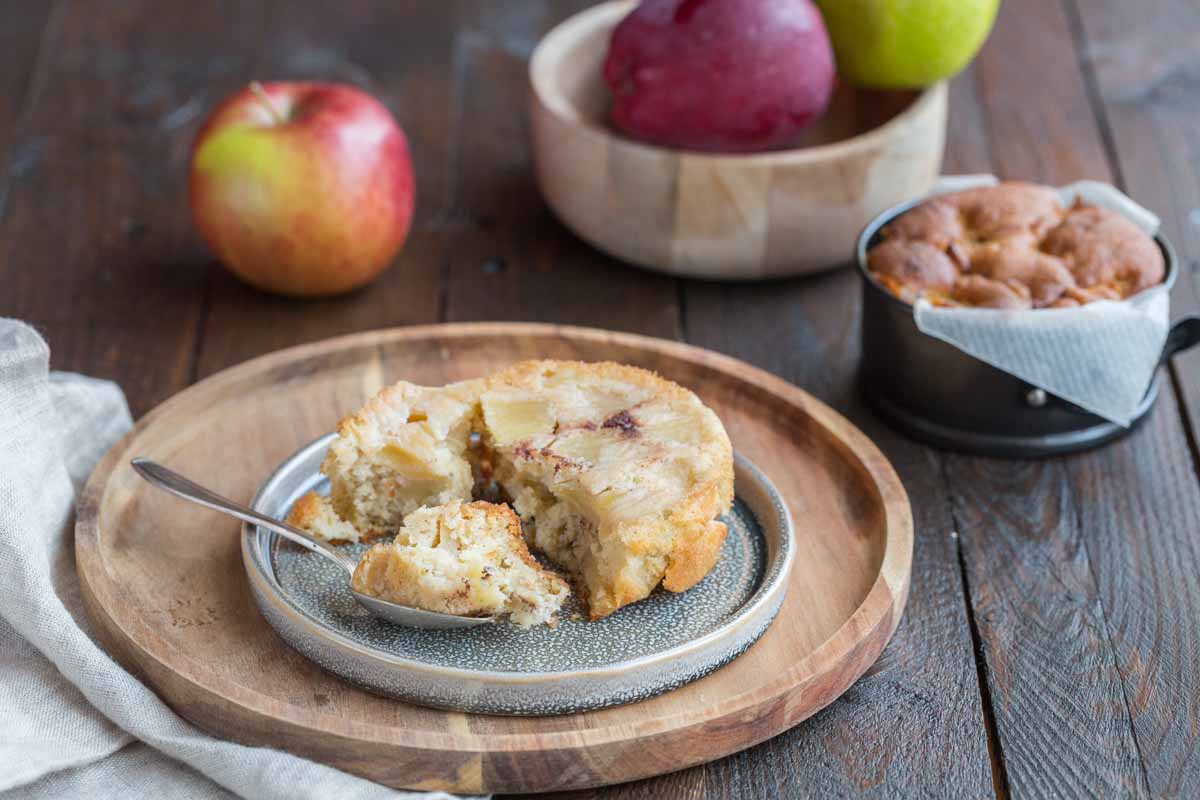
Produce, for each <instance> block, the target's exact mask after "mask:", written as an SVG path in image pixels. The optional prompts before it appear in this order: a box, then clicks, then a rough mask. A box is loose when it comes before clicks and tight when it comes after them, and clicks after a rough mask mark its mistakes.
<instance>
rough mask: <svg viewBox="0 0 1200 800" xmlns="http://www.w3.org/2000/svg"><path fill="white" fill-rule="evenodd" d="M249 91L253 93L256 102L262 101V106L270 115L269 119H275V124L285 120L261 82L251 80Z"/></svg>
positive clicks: (282, 122) (280, 123)
mask: <svg viewBox="0 0 1200 800" xmlns="http://www.w3.org/2000/svg"><path fill="white" fill-rule="evenodd" d="M250 91H251V92H253V93H254V97H255V98H256V99H257V100H258V102H260V103H262V105H263V107H264V108H266V109H267V113H268V114H270V115H271V119H273V120H275V124H276V125H282V124H284V123H285V122H287V120H286V119H284V116H283V114H282V113H281V112H280V111H279V106H277V105H275V103H274V102H272V101H271V95H269V94H267V90H266V89H264V88H263V85H262V84H261V83H259V82H258V81H251V82H250Z"/></svg>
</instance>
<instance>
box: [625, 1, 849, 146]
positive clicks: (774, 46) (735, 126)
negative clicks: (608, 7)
mask: <svg viewBox="0 0 1200 800" xmlns="http://www.w3.org/2000/svg"><path fill="white" fill-rule="evenodd" d="M604 80H605V82H606V83H607V84H608V86H609V89H610V90H611V91H612V95H613V106H612V117H613V122H614V123H616V126H617V127H618V128H620V129H621V130H622V131H624V132H625V133H627V134H629V135H630V136H632V137H634V138H635V139H640V140H642V141H646V142H650V143H653V144H657V145H662V146H665V147H672V148H677V149H683V150H702V151H709V152H719V153H744V152H754V151H760V150H771V149H777V148H781V147H787V146H788V145H789V144H791V143H792V142H794V141H795V140H796V136H797V134H798V133H799V132H800V130H801V129H802V128H803V127H804V126H805V125H807V124H808V123H809V122H811V121H812V120H813V119H815V118H816V117H818V116H820V115H821V114H822V113H823V112H824V111H825V107H826V106H827V105H828V103H829V96H830V94H831V93H832V92H833V84H834V62H833V47H832V46H831V45H830V42H829V34H828V33H827V32H826V30H825V23H824V22H823V21H822V19H821V14H820V12H819V11H817V9H816V7H815V6H813V4H812V2H811V0H642V2H641V3H639V4H638V6H637V7H636V8H635V9H634V10H633V12H632V13H630V14H629V16H628V17H626V18H625V19H624V20H623V21H622V22H621V24H620V25H618V26H617V29H616V30H615V31H614V32H613V36H612V42H611V44H610V46H609V51H608V58H607V59H606V60H605V62H604Z"/></svg>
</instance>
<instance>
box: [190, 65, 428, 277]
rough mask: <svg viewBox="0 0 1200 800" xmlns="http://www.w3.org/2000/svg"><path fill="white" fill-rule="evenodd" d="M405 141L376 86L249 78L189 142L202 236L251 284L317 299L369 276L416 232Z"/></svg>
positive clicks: (192, 192)
mask: <svg viewBox="0 0 1200 800" xmlns="http://www.w3.org/2000/svg"><path fill="white" fill-rule="evenodd" d="M414 190H415V186H414V183H413V172H412V162H411V160H410V158H409V153H408V141H407V140H406V139H405V137H404V132H403V131H402V130H401V129H400V126H399V125H398V124H396V120H395V119H394V118H393V117H392V115H391V113H389V112H388V110H387V109H386V108H385V107H384V106H383V105H382V104H381V103H380V102H379V101H377V100H375V99H374V98H373V97H371V96H370V95H368V94H366V93H364V92H362V91H359V90H358V89H355V88H353V87H350V86H343V85H339V84H328V83H265V84H257V83H255V84H251V85H250V86H248V87H246V88H245V89H243V90H242V91H240V92H238V93H237V94H235V95H233V96H232V97H230V98H228V99H227V100H225V102H223V103H222V104H221V105H220V106H218V107H217V108H216V109H215V110H214V111H213V113H212V115H211V116H210V117H209V118H208V120H207V121H206V122H205V123H204V126H203V127H202V128H201V129H200V132H199V134H198V135H197V137H196V143H195V145H194V147H193V150H192V161H191V174H190V178H189V186H188V194H189V197H190V201H191V206H192V214H193V217H194V219H195V222H196V227H197V228H198V229H199V231H200V234H201V236H203V237H204V239H205V240H206V241H207V242H208V244H209V246H210V247H211V248H212V250H213V252H214V253H215V254H216V256H217V258H218V259H220V261H221V262H222V263H224V264H225V266H227V267H228V268H229V269H230V270H232V271H233V272H234V273H235V274H236V275H238V276H239V277H241V278H242V279H243V280H245V281H246V282H247V283H249V284H251V285H253V286H256V287H258V288H260V289H264V290H266V291H270V292H278V293H280V294H286V295H292V296H298V297H315V296H321V295H332V294H338V293H340V292H346V291H349V290H351V289H355V288H357V287H359V286H362V285H364V284H366V283H369V282H370V281H371V280H372V279H373V278H375V276H377V275H378V274H379V273H380V272H381V271H383V269H384V268H385V267H386V266H387V265H388V264H389V263H390V262H391V261H392V259H393V258H394V257H395V255H396V253H397V252H399V250H400V247H401V246H402V245H403V244H404V239H405V237H406V236H407V235H408V228H409V223H410V222H411V221H412V212H413V200H414V197H413V195H414Z"/></svg>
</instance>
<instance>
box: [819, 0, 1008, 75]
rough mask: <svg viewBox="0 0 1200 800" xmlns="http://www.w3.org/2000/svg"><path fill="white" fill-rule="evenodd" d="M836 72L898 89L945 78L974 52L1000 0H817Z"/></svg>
mask: <svg viewBox="0 0 1200 800" xmlns="http://www.w3.org/2000/svg"><path fill="white" fill-rule="evenodd" d="M816 3H817V6H818V7H819V8H820V9H821V14H822V15H823V16H824V17H825V27H826V28H828V29H829V38H830V39H831V40H832V41H833V52H834V56H835V57H836V59H837V68H838V74H839V75H841V76H842V78H843V79H845V80H846V81H848V82H850V83H853V84H857V85H859V86H870V87H875V88H880V89H902V88H916V87H920V86H928V85H929V84H931V83H937V82H938V81H940V80H942V79H944V78H949V77H950V76H952V75H954V74H955V73H957V72H958V71H959V70H961V69H962V68H963V67H965V66H966V65H967V64H968V63H970V61H971V59H972V58H974V57H975V53H977V52H978V51H979V48H980V47H981V46H982V45H983V42H984V40H985V39H987V36H988V33H989V32H990V31H991V29H992V23H993V22H994V21H995V19H996V9H997V8H999V6H1000V0H816Z"/></svg>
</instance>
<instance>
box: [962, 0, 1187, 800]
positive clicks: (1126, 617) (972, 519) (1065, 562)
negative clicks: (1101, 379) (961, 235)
mask: <svg viewBox="0 0 1200 800" xmlns="http://www.w3.org/2000/svg"><path fill="white" fill-rule="evenodd" d="M1139 13H1142V12H1139ZM1089 16H1090V14H1089ZM1069 42H1071V30H1070V18H1069V17H1068V15H1067V14H1066V13H1065V12H1064V8H1063V6H1061V5H1059V4H1043V3H1037V2H1034V0H1013V1H1012V2H1009V3H1006V4H1005V5H1004V7H1003V9H1002V12H1001V14H1000V16H999V19H998V21H997V26H996V30H995V31H994V32H993V34H992V38H991V40H990V41H989V43H988V45H987V46H986V48H985V49H984V51H983V53H982V54H981V56H980V58H979V59H978V60H977V62H976V65H975V74H976V84H975V88H976V90H977V91H976V93H975V98H974V102H975V103H976V104H977V105H978V109H979V110H978V114H979V116H980V119H981V120H982V122H983V126H984V127H985V128H986V129H987V130H988V131H989V133H990V135H989V145H988V152H989V153H990V162H991V163H990V166H991V167H992V169H993V170H994V171H995V172H997V173H998V174H1000V175H1002V176H1005V177H1013V178H1024V179H1029V180H1037V181H1044V182H1047V183H1051V184H1059V183H1066V182H1068V181H1071V180H1076V179H1079V178H1085V177H1090V178H1098V179H1100V180H1112V179H1113V177H1114V173H1113V170H1112V169H1111V165H1110V163H1109V161H1108V159H1107V151H1106V147H1105V142H1104V137H1103V131H1102V129H1101V128H1100V127H1099V126H1098V125H1097V122H1096V119H1095V118H1094V116H1093V114H1092V108H1091V106H1090V104H1089V100H1088V94H1087V87H1086V82H1085V76H1084V74H1083V73H1082V72H1081V70H1080V67H1079V63H1078V59H1077V56H1076V54H1075V53H1074V52H1073V50H1072V48H1071V47H1069V46H1067V44H1068V43H1069ZM1051 75H1052V76H1054V78H1053V80H1047V79H1046V76H1051ZM1034 85H1036V86H1037V87H1038V90H1037V91H1036V92H1024V93H1022V92H1016V91H1014V90H1013V88H1012V87H1014V86H1034ZM968 99H969V98H968ZM961 102H966V100H964V99H962V98H960V103H961ZM981 166H983V165H981ZM1166 441H1174V442H1177V443H1182V442H1184V441H1185V436H1184V430H1183V427H1182V424H1181V421H1180V418H1179V414H1178V410H1177V406H1176V404H1175V402H1174V398H1172V397H1169V396H1166V397H1163V398H1162V399H1161V400H1160V407H1159V408H1158V409H1157V410H1156V411H1155V413H1154V415H1153V416H1152V418H1151V420H1150V422H1149V423H1148V425H1147V426H1146V427H1145V428H1144V429H1143V430H1141V431H1139V432H1137V433H1135V434H1133V435H1132V436H1130V437H1129V438H1126V439H1124V440H1122V441H1120V442H1117V443H1114V444H1112V445H1109V446H1107V447H1105V448H1102V449H1100V450H1096V451H1093V452H1090V453H1086V454H1082V455H1078V456H1073V457H1067V458H1060V459H1052V460H1049V461H1045V462H1033V463H1031V462H1003V461H995V460H990V459H982V458H968V457H963V456H953V457H950V458H948V459H947V461H946V470H947V474H948V476H949V482H950V487H951V490H952V498H953V510H954V515H955V518H956V521H957V523H958V525H959V528H960V531H961V533H962V541H963V557H964V561H965V564H966V567H967V580H968V584H969V587H970V594H971V602H972V607H973V616H974V619H975V621H976V625H977V628H978V631H979V635H980V639H981V644H982V649H983V655H984V665H985V668H986V675H987V680H988V686H989V690H990V695H991V697H992V699H993V713H994V716H995V719H996V725H997V729H998V734H999V737H998V738H999V746H1000V747H999V749H1000V752H1001V753H1002V756H1003V759H1004V764H1005V770H1006V774H1007V780H1008V785H1009V788H1011V791H1012V792H1013V794H1016V795H1032V796H1063V795H1075V794H1080V795H1085V796H1096V795H1099V796H1147V795H1150V796H1159V795H1162V794H1173V793H1175V791H1176V789H1175V787H1176V786H1177V785H1178V779H1179V776H1180V775H1182V774H1183V773H1182V772H1180V770H1182V769H1185V768H1187V767H1188V766H1191V767H1192V772H1195V769H1194V764H1190V763H1189V762H1188V757H1185V756H1184V754H1185V753H1187V752H1189V750H1188V744H1189V742H1194V737H1195V736H1196V734H1195V732H1194V731H1195V720H1196V716H1195V714H1194V704H1193V707H1192V708H1191V709H1188V707H1187V704H1186V703H1184V704H1183V708H1176V709H1173V710H1171V711H1170V712H1168V711H1167V710H1166V709H1164V708H1160V707H1159V705H1158V704H1157V703H1152V702H1147V701H1146V700H1145V698H1147V697H1155V698H1158V697H1165V696H1177V697H1180V698H1182V697H1186V696H1188V695H1187V694H1186V691H1185V690H1186V687H1188V686H1195V667H1194V666H1191V665H1189V664H1184V663H1183V662H1186V661H1187V654H1189V653H1191V654H1192V655H1193V660H1194V654H1195V652H1197V644H1196V637H1195V634H1194V632H1195V629H1196V620H1197V619H1198V618H1200V615H1198V612H1197V607H1198V605H1200V604H1198V603H1197V599H1196V591H1195V588H1194V581H1192V582H1189V581H1187V580H1183V579H1181V578H1180V577H1178V576H1179V575H1181V574H1192V573H1194V572H1195V570H1196V568H1197V567H1198V566H1200V564H1197V562H1196V561H1195V555H1194V549H1195V548H1194V543H1191V544H1189V540H1190V539H1191V538H1193V537H1192V532H1193V531H1194V530H1195V529H1196V528H1195V525H1194V523H1193V522H1192V519H1193V517H1194V516H1195V513H1196V511H1195V510H1196V508H1197V507H1198V506H1200V496H1198V494H1200V493H1198V492H1197V489H1196V486H1195V482H1194V481H1180V479H1179V476H1180V475H1186V474H1187V473H1189V472H1190V467H1191V464H1190V457H1189V454H1188V453H1187V451H1186V449H1185V448H1184V447H1182V446H1179V444H1176V446H1175V447H1167V446H1164V445H1163V443H1164V442H1166ZM1117 480H1119V481H1120V482H1121V484H1122V485H1124V486H1128V487H1140V486H1155V487H1160V486H1162V487H1164V488H1165V491H1164V492H1162V493H1158V492H1157V491H1156V494H1155V500H1154V502H1153V504H1148V503H1142V502H1132V501H1131V499H1130V495H1129V494H1128V493H1126V492H1123V491H1115V490H1114V488H1115V487H1114V486H1113V482H1114V481H1117ZM1146 529H1152V530H1154V537H1146V536H1141V535H1138V533H1136V532H1138V531H1141V530H1146ZM1151 539H1153V544H1151ZM1168 543H1170V544H1168ZM1172 547H1174V548H1177V550H1178V551H1177V552H1175V553H1174V554H1171V553H1170V549H1171V548H1172ZM1172 558H1174V559H1182V561H1183V564H1184V566H1182V567H1181V566H1180V565H1179V564H1173V563H1171V559H1172ZM1177 570H1180V571H1179V572H1177ZM1189 570H1190V571H1191V572H1190V573H1189ZM1156 580H1161V581H1163V583H1164V585H1163V587H1162V589H1160V590H1159V591H1161V592H1163V593H1171V594H1174V595H1176V596H1177V597H1180V596H1181V599H1179V600H1175V601H1173V609H1172V610H1171V611H1169V612H1165V613H1168V614H1169V618H1170V620H1171V623H1176V624H1168V623H1164V621H1163V614H1164V605H1163V604H1162V603H1161V600H1160V602H1154V598H1153V596H1152V595H1151V594H1149V593H1148V592H1147V591H1145V590H1143V589H1141V588H1140V587H1143V586H1150V585H1153V583H1152V582H1153V581H1156ZM1155 630H1157V631H1159V633H1158V634H1153V633H1149V632H1151V631H1155ZM1168 664H1169V665H1171V666H1172V667H1176V665H1178V667H1177V668H1176V669H1171V670H1167V669H1165V668H1164V667H1162V666H1160V665H1168ZM1193 694H1194V693H1193ZM1182 702H1183V701H1182V700H1181V703H1182ZM1189 725H1190V728H1189ZM1149 730H1155V731H1157V732H1159V733H1160V734H1161V736H1160V737H1159V739H1158V740H1156V744H1157V745H1158V747H1159V749H1160V750H1161V753H1157V752H1154V751H1152V750H1148V749H1147V746H1146V742H1145V740H1146V739H1147V738H1148V734H1147V732H1148V731H1149ZM1189 731H1191V732H1190V733H1189ZM1191 749H1192V750H1194V745H1193V746H1192V748H1191ZM1156 759H1159V760H1160V761H1161V763H1163V765H1164V766H1165V765H1167V764H1169V765H1170V767H1171V769H1169V770H1167V771H1168V772H1170V774H1171V775H1172V776H1173V778H1174V779H1175V780H1176V783H1172V782H1171V780H1165V779H1162V778H1159V779H1154V778H1152V777H1151V775H1152V774H1153V768H1154V764H1155V761H1156ZM1182 794H1185V795H1186V794H1188V792H1187V791H1184V792H1182Z"/></svg>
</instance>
